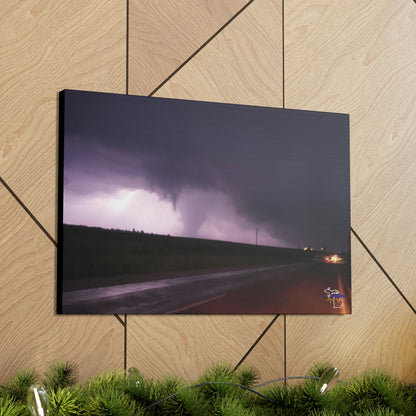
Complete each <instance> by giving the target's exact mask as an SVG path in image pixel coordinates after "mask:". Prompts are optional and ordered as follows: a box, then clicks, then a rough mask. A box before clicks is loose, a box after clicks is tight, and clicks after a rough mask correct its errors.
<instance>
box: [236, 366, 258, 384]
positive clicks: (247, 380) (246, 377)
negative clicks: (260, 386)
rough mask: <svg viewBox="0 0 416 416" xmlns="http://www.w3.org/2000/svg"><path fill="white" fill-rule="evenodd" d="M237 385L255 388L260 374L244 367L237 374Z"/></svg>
mask: <svg viewBox="0 0 416 416" xmlns="http://www.w3.org/2000/svg"><path fill="white" fill-rule="evenodd" d="M236 377H237V383H238V384H242V385H243V386H246V387H250V388H253V387H254V386H255V385H256V384H257V382H258V380H259V373H258V372H257V370H255V369H254V368H252V367H248V366H244V367H242V368H240V369H239V370H238V371H237V372H236Z"/></svg>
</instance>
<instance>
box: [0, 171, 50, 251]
mask: <svg viewBox="0 0 416 416" xmlns="http://www.w3.org/2000/svg"><path fill="white" fill-rule="evenodd" d="M0 182H1V183H2V184H3V185H4V187H5V188H6V189H7V190H8V191H9V192H10V194H11V195H12V196H13V198H14V199H15V200H16V201H17V202H18V203H19V205H20V206H21V207H22V208H23V209H24V210H25V211H26V214H28V215H29V217H30V218H32V220H33V221H34V222H35V224H36V225H37V226H38V227H39V228H40V229H41V230H42V231H43V233H44V234H45V235H46V237H48V238H49V240H51V241H52V243H53V244H54V245H55V247H58V244H57V242H56V241H55V239H54V238H53V237H52V236H51V235H50V234H49V233H48V231H46V228H45V227H44V226H43V225H42V224H41V223H40V222H39V221H38V219H37V218H36V217H35V216H34V215H33V214H32V213H31V212H30V211H29V209H28V208H27V207H26V205H25V204H24V203H23V202H22V200H21V199H20V198H19V197H18V196H17V195H16V194H15V193H14V192H13V190H12V188H10V186H9V185H7V183H6V182H5V181H4V179H3V178H2V177H1V176H0Z"/></svg>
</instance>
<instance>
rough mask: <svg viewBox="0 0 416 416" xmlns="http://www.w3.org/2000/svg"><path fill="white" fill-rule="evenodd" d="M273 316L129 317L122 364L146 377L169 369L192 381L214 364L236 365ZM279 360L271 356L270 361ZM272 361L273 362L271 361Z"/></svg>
mask: <svg viewBox="0 0 416 416" xmlns="http://www.w3.org/2000/svg"><path fill="white" fill-rule="evenodd" d="M272 318H273V316H270V315H260V316H246V315H177V316H167V315H165V316H133V315H129V316H128V318H127V322H128V326H127V328H128V332H127V334H128V340H127V366H128V367H137V368H138V369H139V370H140V371H141V372H142V373H143V374H144V375H146V376H151V377H161V376H163V375H166V374H173V373H174V374H177V375H180V376H181V377H183V378H184V379H186V380H196V379H197V378H198V377H199V376H200V375H201V374H202V373H203V372H204V370H206V369H207V368H208V367H209V366H211V365H212V364H214V363H217V362H227V363H230V364H231V365H236V364H237V363H238V362H239V361H240V359H241V358H242V357H243V356H244V354H245V353H246V352H247V351H248V350H249V348H250V347H251V346H252V344H253V343H254V342H255V341H256V338H257V337H258V335H260V334H261V333H262V331H263V330H264V329H265V328H266V326H267V325H268V324H269V322H270V321H271V320H272ZM279 340H280V341H282V337H280V338H279V339H276V340H274V344H275V345H276V346H275V349H277V348H279ZM280 347H282V344H281V343H280ZM279 358H281V356H277V357H272V359H273V361H278V360H279ZM256 362H257V361H256ZM273 364H274V365H276V364H275V363H271V364H270V365H273Z"/></svg>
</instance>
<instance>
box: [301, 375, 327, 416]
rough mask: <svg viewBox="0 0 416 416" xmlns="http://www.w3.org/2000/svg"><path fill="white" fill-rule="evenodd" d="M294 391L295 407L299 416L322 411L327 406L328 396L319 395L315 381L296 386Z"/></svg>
mask: <svg viewBox="0 0 416 416" xmlns="http://www.w3.org/2000/svg"><path fill="white" fill-rule="evenodd" d="M296 390H297V394H296V403H295V407H296V408H297V409H298V410H299V414H310V413H311V412H312V411H318V410H324V409H325V408H326V407H327V406H328V405H329V402H330V399H329V396H328V395H326V394H322V393H321V391H320V390H319V387H318V384H317V383H316V381H315V380H307V381H305V382H304V383H302V384H300V385H298V386H296Z"/></svg>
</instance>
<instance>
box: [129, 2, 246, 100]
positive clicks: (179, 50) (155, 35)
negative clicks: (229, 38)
mask: <svg viewBox="0 0 416 416" xmlns="http://www.w3.org/2000/svg"><path fill="white" fill-rule="evenodd" d="M248 1H249V0H226V1H224V0H202V1H194V0H182V1H180V2H178V1H175V0H147V1H142V0H131V1H130V3H129V85H130V87H131V91H134V92H132V93H133V94H138V95H147V94H149V93H150V92H151V91H152V90H153V89H154V88H156V87H157V86H158V85H159V84H161V83H162V82H163V81H164V80H165V79H166V78H167V77H168V76H169V75H170V74H171V73H172V72H174V71H175V70H176V69H177V68H178V67H179V66H180V65H182V63H183V62H184V61H185V60H186V59H188V58H189V57H190V56H191V55H192V54H193V53H194V52H195V51H196V50H197V49H198V48H199V47H200V46H201V45H203V44H204V43H205V42H206V41H207V40H208V39H209V38H210V37H211V36H212V35H213V34H214V33H215V32H216V31H217V30H218V29H220V28H221V26H223V25H224V24H225V23H226V22H227V21H228V20H229V19H230V18H232V17H233V15H234V14H235V13H237V12H238V11H239V10H240V9H241V8H242V7H244V6H245V4H246V3H248Z"/></svg>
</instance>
